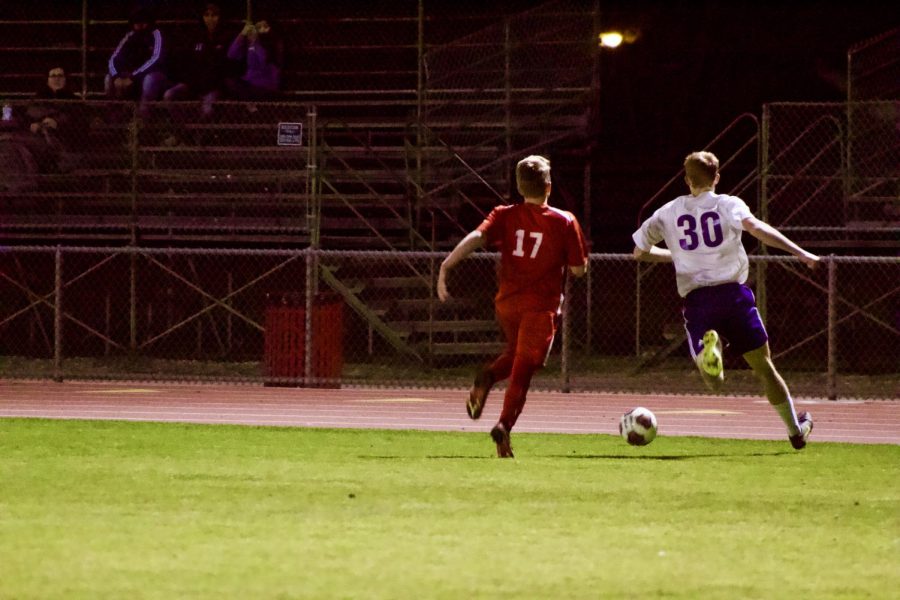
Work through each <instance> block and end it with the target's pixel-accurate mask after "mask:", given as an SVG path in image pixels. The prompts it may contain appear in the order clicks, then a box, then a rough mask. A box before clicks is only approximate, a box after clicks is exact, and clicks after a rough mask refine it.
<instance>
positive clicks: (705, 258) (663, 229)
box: [631, 192, 753, 297]
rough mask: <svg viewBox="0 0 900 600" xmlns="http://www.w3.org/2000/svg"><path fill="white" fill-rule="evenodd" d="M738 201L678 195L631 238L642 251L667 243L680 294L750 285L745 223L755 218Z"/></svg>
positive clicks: (712, 195) (707, 195) (721, 196)
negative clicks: (725, 285) (735, 284)
mask: <svg viewBox="0 0 900 600" xmlns="http://www.w3.org/2000/svg"><path fill="white" fill-rule="evenodd" d="M752 216H753V213H751V212H750V209H749V208H748V207H747V204H746V203H745V202H744V201H743V200H741V199H740V198H738V197H737V196H728V195H726V194H716V193H713V192H703V193H701V194H700V195H699V196H692V195H687V196H679V197H678V198H675V199H674V200H672V201H671V202H669V203H668V204H666V205H664V206H662V207H661V208H659V210H657V211H656V212H655V213H653V215H652V216H651V217H650V218H649V219H647V220H646V221H644V222H643V224H641V228H640V229H638V230H637V231H635V232H634V234H632V236H631V237H632V239H633V240H634V244H635V245H636V246H637V247H638V248H640V249H641V250H644V251H649V250H650V246H653V245H654V244H658V243H659V242H661V241H663V240H665V242H666V247H668V249H669V250H670V251H671V252H672V262H673V263H674V264H675V279H676V282H677V284H678V294H679V295H681V296H682V297H684V296H687V294H688V292H690V291H691V290H693V289H696V288H698V287H706V286H711V285H719V284H721V283H730V282H735V281H736V282H738V283H744V282H746V281H747V273H748V271H749V269H748V260H747V253H746V252H745V251H744V245H743V244H742V243H741V233H742V232H743V230H744V227H743V223H742V221H743V220H744V219H746V218H748V217H752Z"/></svg>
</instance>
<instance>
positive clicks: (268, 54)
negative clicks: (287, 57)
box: [228, 19, 284, 100]
mask: <svg viewBox="0 0 900 600" xmlns="http://www.w3.org/2000/svg"><path fill="white" fill-rule="evenodd" d="M228 58H229V59H231V60H233V61H237V62H239V63H241V64H242V66H243V69H242V72H243V75H241V76H240V78H237V79H230V80H229V84H228V87H229V91H230V92H231V95H232V96H233V97H234V98H237V99H238V100H272V99H275V98H277V97H278V94H279V92H280V90H281V70H282V68H283V67H284V43H283V41H282V40H281V37H280V36H279V35H278V33H277V32H276V31H274V30H273V27H272V24H271V23H270V22H269V21H268V20H266V19H260V20H258V21H257V22H256V23H249V22H248V23H247V24H246V25H245V26H244V28H243V29H242V30H241V32H240V33H239V34H238V35H237V37H235V38H234V41H233V42H231V46H230V47H229V48H228Z"/></svg>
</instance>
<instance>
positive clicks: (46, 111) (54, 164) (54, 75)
mask: <svg viewBox="0 0 900 600" xmlns="http://www.w3.org/2000/svg"><path fill="white" fill-rule="evenodd" d="M72 100H78V97H77V96H76V95H75V93H74V92H72V91H71V90H70V89H69V88H68V87H67V85H66V71H65V69H63V68H62V67H53V68H51V69H50V71H49V73H48V74H47V83H46V85H43V86H41V87H40V88H39V89H38V90H37V92H35V94H34V100H33V101H32V102H31V103H30V104H29V105H28V108H27V109H26V117H27V121H28V123H29V126H28V129H29V132H30V133H31V136H30V138H29V143H28V146H29V150H31V152H32V153H33V154H34V156H35V158H36V159H37V161H38V165H39V167H40V170H41V171H42V172H55V171H59V170H62V171H65V170H68V169H69V168H71V166H73V165H72V159H73V157H74V155H73V154H72V153H71V152H70V149H71V148H74V147H75V146H77V144H78V143H79V140H83V136H84V133H85V131H84V123H85V121H84V119H83V111H82V108H83V107H82V105H81V104H80V103H76V102H71V101H72Z"/></svg>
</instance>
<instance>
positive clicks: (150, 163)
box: [0, 1, 592, 250]
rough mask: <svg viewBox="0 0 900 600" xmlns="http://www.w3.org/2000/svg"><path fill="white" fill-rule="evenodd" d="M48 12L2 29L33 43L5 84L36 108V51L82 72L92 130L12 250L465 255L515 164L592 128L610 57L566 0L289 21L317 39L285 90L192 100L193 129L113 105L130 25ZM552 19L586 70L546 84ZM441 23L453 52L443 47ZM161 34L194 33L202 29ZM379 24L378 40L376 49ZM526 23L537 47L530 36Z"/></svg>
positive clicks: (1, 78) (21, 204) (17, 230)
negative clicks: (597, 82)
mask: <svg viewBox="0 0 900 600" xmlns="http://www.w3.org/2000/svg"><path fill="white" fill-rule="evenodd" d="M44 4H45V3H42V2H38V3H37V6H36V7H35V8H34V9H33V14H35V15H37V16H35V17H31V18H29V10H26V9H25V8H21V9H19V10H20V11H21V13H22V15H21V16H22V18H21V19H17V20H10V21H2V22H0V34H2V33H3V32H4V31H10V32H13V31H15V32H17V33H16V34H15V35H12V36H11V37H10V38H8V39H10V40H14V41H13V42H11V44H13V43H14V44H15V45H8V46H6V47H2V48H0V57H3V58H4V60H6V65H7V67H6V71H5V72H3V73H0V85H2V86H3V87H4V88H5V89H6V92H5V96H6V97H8V98H10V99H11V101H12V104H13V106H14V108H15V109H16V110H17V111H18V112H24V110H25V109H26V108H27V105H28V102H29V101H28V100H27V98H26V97H27V95H28V92H27V91H26V89H27V88H26V87H25V86H26V85H27V86H28V87H30V88H31V89H34V88H35V87H36V86H37V84H39V83H40V82H41V80H42V74H41V71H42V70H43V69H42V68H43V66H45V64H46V63H45V62H44V61H43V59H42V60H41V61H40V64H35V63H36V61H35V60H34V57H35V56H36V55H37V54H38V53H43V58H47V57H53V60H55V61H56V60H58V61H60V62H61V63H65V64H66V67H67V70H68V71H69V72H70V76H71V78H72V80H73V81H72V82H71V84H73V85H72V86H71V87H74V88H75V89H76V90H77V89H78V87H79V84H80V87H81V90H80V91H81V94H82V96H83V98H84V101H83V102H79V103H78V104H79V105H78V107H77V110H78V111H80V112H81V113H82V114H81V117H80V119H81V121H82V122H83V124H84V135H83V137H82V138H81V139H80V140H79V142H78V144H77V147H76V148H74V149H73V151H72V154H73V156H71V157H67V158H68V159H69V160H68V161H67V162H68V164H67V166H66V168H64V169H60V170H59V172H56V171H54V172H41V173H38V174H36V175H35V176H34V177H33V180H32V181H30V183H29V185H24V186H17V189H15V190H6V191H0V203H2V204H0V205H2V207H3V208H2V213H3V219H2V222H0V228H2V231H0V233H2V235H3V236H4V238H6V239H7V240H10V241H12V242H13V243H16V242H30V243H35V242H38V243H109V244H131V245H134V244H138V245H141V244H144V245H199V244H203V245H208V244H227V245H230V246H234V245H255V246H259V245H263V246H266V245H274V246H280V245H291V246H294V247H296V246H298V245H300V246H302V245H307V244H316V245H317V246H319V247H323V248H355V249H381V250H383V249H434V248H440V247H447V246H448V245H449V244H450V243H452V241H453V240H454V239H457V238H458V237H459V235H460V233H461V232H462V231H465V230H466V229H467V228H470V227H471V226H472V225H473V224H474V222H477V220H478V219H480V218H481V216H482V215H483V214H484V213H485V212H486V211H487V210H489V209H490V207H491V206H493V205H494V204H496V203H498V202H503V201H507V200H508V199H509V198H510V195H511V189H510V186H511V178H510V173H511V161H512V159H513V158H514V157H515V156H517V155H519V154H521V153H522V152H523V151H535V152H537V151H548V150H550V149H551V148H553V147H554V146H555V145H556V146H559V145H560V144H565V143H567V141H571V140H574V139H577V138H578V136H579V135H581V134H582V132H583V130H584V125H585V120H584V113H585V111H586V105H587V102H586V100H587V95H588V94H589V93H590V85H589V83H590V82H589V81H585V74H587V77H588V79H589V74H590V69H585V68H582V67H583V66H584V65H583V64H572V63H573V62H574V61H573V60H571V57H573V56H577V57H578V59H579V60H580V61H581V62H582V63H586V64H589V62H590V60H592V57H591V53H590V50H589V49H588V51H585V44H584V43H583V42H584V40H585V39H588V38H587V37H585V33H590V26H591V25H590V19H585V14H584V11H583V9H582V10H581V11H580V12H579V11H578V10H574V9H572V8H571V7H570V6H569V5H568V4H567V3H565V2H558V1H557V2H550V3H548V4H543V5H536V6H532V7H531V8H530V9H528V10H526V11H525V12H523V13H521V14H516V15H500V14H492V13H490V12H489V11H487V10H486V12H484V13H483V14H477V13H475V14H470V15H467V16H466V17H464V18H463V17H459V16H456V15H455V14H453V13H446V14H440V13H438V14H434V15H425V14H418V12H417V10H418V7H417V6H416V5H415V3H402V2H401V3H397V4H396V5H395V6H394V7H393V8H392V9H391V11H389V12H388V13H386V14H380V15H377V16H370V17H358V16H353V17H352V18H351V17H350V15H349V14H348V15H342V14H326V13H324V12H323V13H322V14H321V15H315V14H313V15H309V14H307V13H304V14H303V15H299V14H297V15H292V14H290V13H289V11H285V13H284V14H283V15H282V17H281V19H280V25H281V28H282V31H283V35H284V37H285V39H287V40H291V39H292V38H293V35H292V34H291V31H292V28H295V29H298V30H302V31H303V32H306V33H310V32H312V31H315V32H316V33H315V35H310V38H311V39H310V40H308V41H307V42H306V43H305V45H303V46H302V47H298V46H297V45H296V44H291V43H289V44H288V49H289V50H293V51H294V56H293V62H291V60H290V59H289V61H288V62H289V68H288V69H287V71H286V75H285V86H286V89H285V91H284V95H283V96H284V97H283V99H281V101H279V102H277V103H260V104H256V105H253V106H252V107H250V108H252V110H248V106H247V105H244V104H241V103H229V102H222V103H219V105H218V106H217V116H216V119H215V122H202V121H200V120H199V119H198V118H194V117H191V116H190V115H192V114H196V110H192V109H191V107H190V106H189V105H188V106H184V107H180V108H178V107H176V108H177V110H178V111H179V114H180V115H182V116H181V117H180V118H178V119H175V118H173V112H172V109H171V107H169V106H165V105H163V104H158V105H156V106H155V107H154V109H153V112H152V116H151V118H149V119H142V118H140V117H138V114H137V110H136V107H135V106H133V105H131V104H127V103H126V104H121V105H116V104H112V103H109V102H106V101H105V100H103V99H102V97H101V94H100V91H99V90H100V89H101V88H102V75H103V71H104V66H105V64H104V63H105V59H104V57H105V56H107V55H108V53H109V52H110V51H111V47H112V45H113V44H114V43H115V40H116V37H117V34H118V33H120V30H121V28H122V27H124V22H123V21H122V19H121V17H119V18H114V16H113V15H110V14H106V13H103V12H102V10H108V7H106V8H103V7H99V8H96V11H98V12H96V14H95V15H94V16H93V17H92V13H91V11H93V10H95V8H94V7H93V5H92V4H91V3H90V2H86V3H84V6H83V7H82V14H80V15H78V14H67V13H65V10H71V7H70V8H69V9H63V8H60V11H61V12H62V14H60V15H58V16H57V18H48V16H47V15H48V14H49V13H50V12H53V7H51V6H50V5H49V4H48V5H47V6H44ZM51 4H52V3H51ZM576 5H577V3H576ZM386 10H387V9H386ZM337 12H338V13H339V11H337ZM535 18H539V19H541V20H542V22H544V23H549V24H550V25H545V30H546V31H547V33H546V34H545V35H546V36H549V37H550V38H552V40H553V44H556V45H557V46H559V45H562V47H561V48H558V49H557V51H558V54H559V55H560V56H565V57H567V58H569V59H570V60H568V61H564V62H566V63H568V64H569V70H568V71H566V69H562V68H558V67H556V65H555V64H547V65H544V67H545V68H546V71H547V72H548V73H549V72H552V73H554V75H553V77H550V76H548V75H546V74H541V68H542V64H541V63H540V62H539V61H536V60H535V56H542V55H544V54H547V47H546V46H543V47H541V46H540V44H541V43H542V42H546V40H543V41H542V40H540V39H538V40H528V41H526V40H525V39H524V35H525V34H524V31H526V30H527V31H530V28H528V27H527V24H528V23H529V22H531V20H532V19H535ZM548 18H549V19H550V20H549V21H548ZM426 22H427V23H428V25H429V30H430V31H432V32H434V33H433V34H432V36H433V37H434V38H435V39H438V40H441V43H429V41H428V40H427V39H426V38H425V37H424V35H423V34H422V31H421V29H422V28H421V25H422V24H423V23H426ZM160 23H161V26H162V27H163V28H164V31H166V32H169V33H171V34H173V35H176V34H177V32H178V31H179V29H181V28H184V27H188V26H190V25H191V23H192V19H190V18H189V16H187V15H185V14H184V13H180V14H176V15H174V16H173V18H162V16H161V18H160ZM585 23H587V25H585ZM554 25H555V27H554ZM366 27H370V29H369V31H371V30H372V29H377V31H378V32H379V33H378V34H376V35H375V38H374V39H372V38H371V37H369V38H366V39H365V40H362V41H360V39H359V35H360V30H361V28H366ZM518 29H521V30H522V31H523V38H522V39H521V40H519V41H514V42H513V43H511V42H510V40H511V39H513V40H515V38H513V37H511V36H513V35H515V34H516V31H517V30H518ZM23 31H30V32H31V33H32V34H34V35H24V34H23V33H22V32H23ZM322 31H327V32H328V33H322ZM38 33H40V35H38ZM79 34H80V36H79ZM454 34H455V37H453V36H454ZM53 35H57V36H59V39H58V40H57V41H52V42H46V41H44V42H39V41H38V40H46V39H47V38H48V36H53ZM41 43H43V44H44V45H43V46H40V45H39V44H41ZM28 44H30V48H31V49H32V50H33V52H32V53H31V54H32V57H31V62H30V63H29V62H28V61H27V60H25V56H26V55H27V54H28V53H27V52H26V51H25V50H27V48H28V47H29V46H27V45H28ZM316 44H319V46H316ZM565 44H568V46H565ZM363 55H364V56H363ZM7 59H8V60H7ZM545 62H547V61H546V59H545ZM551 62H552V61H551ZM523 72H527V76H523V75H522V73H523ZM534 73H538V74H539V76H538V79H537V80H536V81H531V80H530V79H529V78H533V77H534ZM573 74H574V75H573ZM185 115H187V117H185ZM279 122H299V123H302V124H303V125H304V128H305V131H304V138H305V139H304V145H303V146H302V147H296V146H279V145H277V144H276V143H275V142H276V135H277V127H278V123H279ZM310 166H314V167H315V168H312V169H311V168H310Z"/></svg>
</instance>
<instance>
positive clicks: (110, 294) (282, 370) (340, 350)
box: [0, 247, 900, 398]
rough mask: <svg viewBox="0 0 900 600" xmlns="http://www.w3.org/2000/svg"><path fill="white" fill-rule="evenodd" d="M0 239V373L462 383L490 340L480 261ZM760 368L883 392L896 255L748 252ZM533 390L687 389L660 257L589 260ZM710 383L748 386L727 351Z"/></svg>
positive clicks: (816, 387) (888, 383)
mask: <svg viewBox="0 0 900 600" xmlns="http://www.w3.org/2000/svg"><path fill="white" fill-rule="evenodd" d="M443 256H444V255H443V254H442V253H432V252H403V253H395V252H351V251H347V252H340V251H315V250H310V249H307V250H237V249H234V250H203V249H194V250H192V249H163V248H159V249H150V248H140V249H139V248H61V247H59V248H47V247H7V248H5V249H4V252H3V253H2V254H0V278H2V280H3V285H2V286H0V307H2V308H0V361H2V366H0V376H2V377H16V378H23V377H26V378H34V377H37V378H55V379H103V378H115V379H131V380H134V379H138V380H140V379H147V380H196V381H216V382H246V383H258V384H263V383H264V384H268V385H306V386H327V387H338V386H341V385H344V386H357V385H365V386H410V387H432V388H433V387H467V386H468V385H469V384H470V381H471V377H472V374H473V372H474V370H475V368H476V367H478V366H479V365H481V364H483V363H484V362H486V361H488V360H491V359H492V358H493V357H494V356H496V354H498V353H499V351H500V349H501V348H502V340H501V337H500V333H499V330H498V328H497V325H496V323H495V321H494V313H493V301H492V300H493V295H494V293H495V291H496V283H495V280H496V266H497V256H496V255H495V254H491V253H479V254H476V255H474V256H473V257H470V258H469V259H467V260H466V261H464V262H463V263H461V264H460V265H459V266H458V267H457V268H456V269H455V270H454V271H453V272H452V277H451V279H450V281H449V286H450V290H451V294H452V295H453V298H452V299H451V300H450V301H448V302H446V303H441V302H439V301H438V300H437V298H436V297H435V293H434V282H435V280H436V277H437V270H438V267H439V264H440V261H441V260H442V259H443ZM751 263H752V272H751V282H752V283H753V284H754V286H755V288H756V292H757V295H758V298H759V304H760V309H761V311H762V312H763V314H764V319H765V321H766V323H767V327H768V331H769V334H770V337H771V347H772V351H773V356H774V360H775V363H776V365H777V366H778V367H779V369H780V370H781V372H782V374H783V375H784V376H785V379H786V380H787V382H788V384H789V385H790V387H791V389H792V390H793V392H794V393H795V394H796V395H798V396H813V397H832V398H897V397H898V396H900V373H898V363H897V353H896V348H897V344H898V342H900V310H898V306H900V283H898V282H900V259H898V258H850V257H840V258H838V257H830V258H828V259H826V260H825V261H824V264H823V265H822V266H821V268H819V269H817V270H815V271H809V270H807V269H805V268H803V267H802V265H801V264H800V263H799V262H798V261H797V260H795V259H793V258H786V257H753V258H752V259H751ZM564 315H565V316H564V318H563V321H562V323H561V326H560V330H559V334H558V336H557V341H556V342H555V345H554V348H553V351H552V353H551V357H550V360H549V362H548V365H547V367H546V368H545V369H544V370H542V371H541V372H539V374H538V375H537V376H536V378H535V381H534V387H535V388H536V389H549V390H564V391H597V392H621V393H624V392H639V393H658V394H668V393H703V392H704V389H703V386H702V384H701V381H700V378H699V376H698V375H697V373H696V372H695V367H694V366H693V363H692V361H691V359H690V357H689V354H688V351H687V347H686V342H685V339H684V331H683V326H682V323H681V315H680V300H679V298H678V297H677V294H676V292H675V285H674V274H673V272H672V269H671V266H665V265H647V264H643V263H637V262H635V261H633V260H632V259H631V257H630V256H629V255H617V254H612V255H600V254H595V255H592V256H591V268H590V271H589V275H588V276H586V277H584V278H582V279H578V280H572V281H570V282H569V284H568V295H567V310H566V311H565V313H564ZM726 369H727V373H728V384H729V385H728V389H727V393H731V394H754V395H756V394H759V393H760V390H759V385H758V384H757V383H756V382H755V381H754V380H753V377H752V375H751V373H750V371H749V370H748V369H747V368H746V365H744V364H743V362H742V360H741V359H740V357H737V356H731V355H729V354H728V351H727V349H726Z"/></svg>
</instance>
